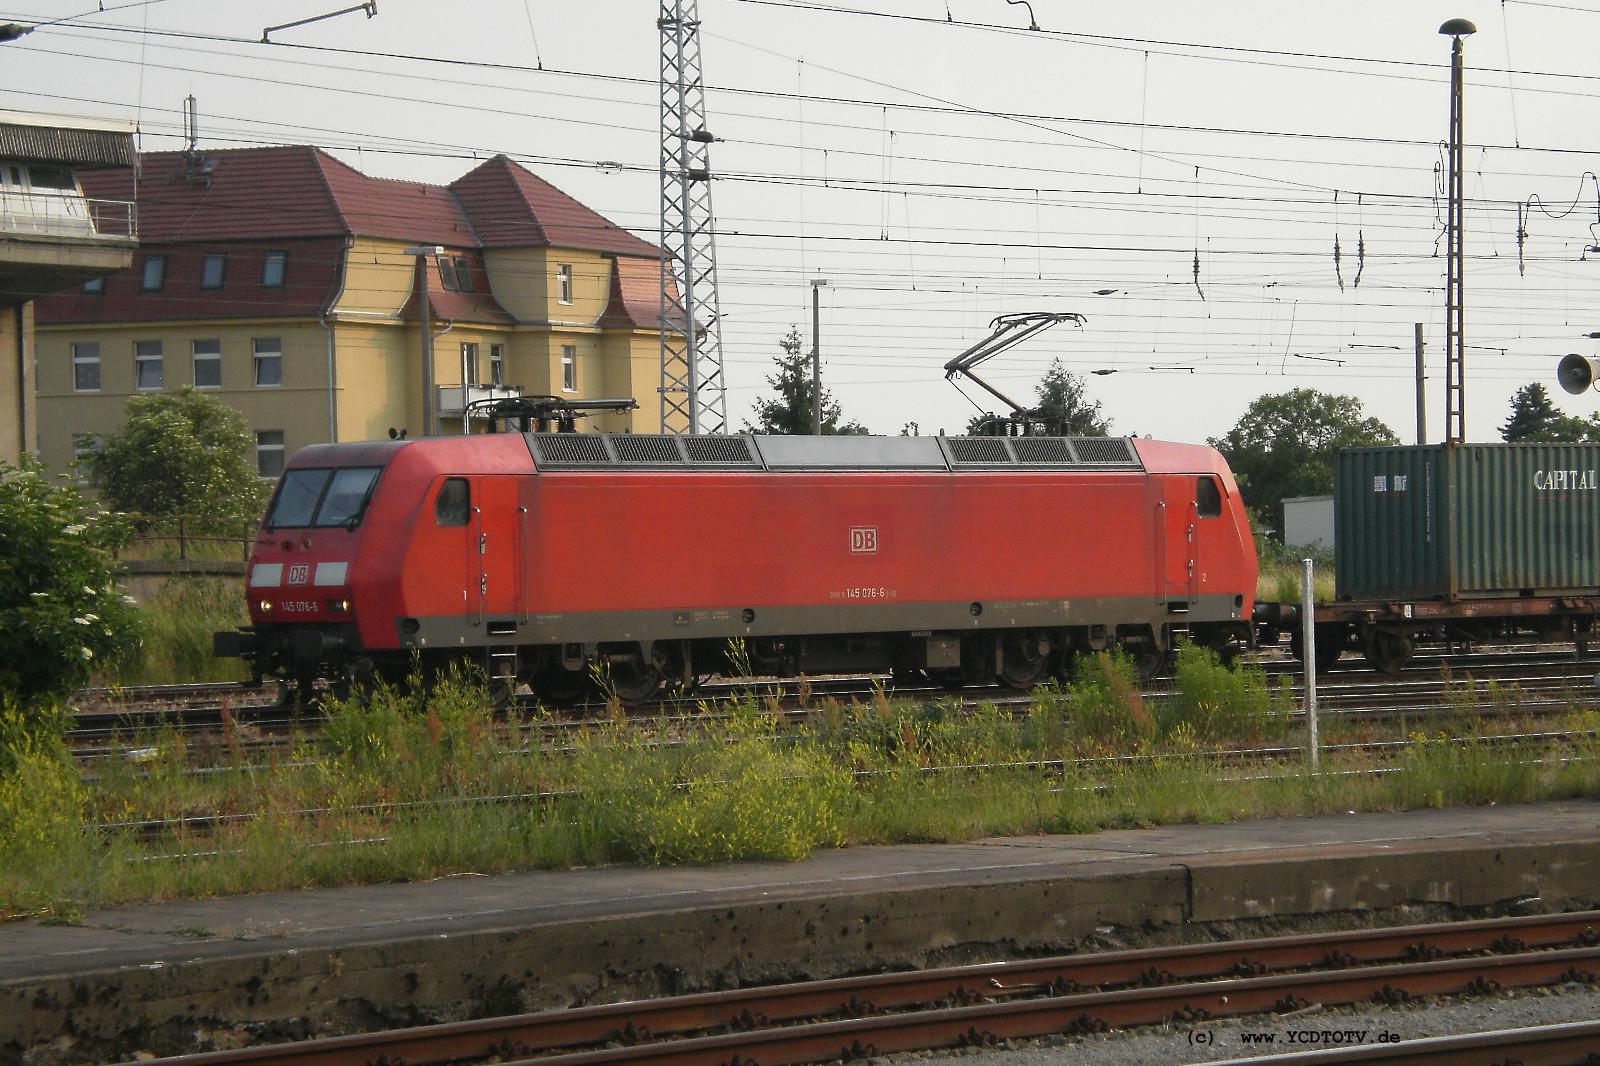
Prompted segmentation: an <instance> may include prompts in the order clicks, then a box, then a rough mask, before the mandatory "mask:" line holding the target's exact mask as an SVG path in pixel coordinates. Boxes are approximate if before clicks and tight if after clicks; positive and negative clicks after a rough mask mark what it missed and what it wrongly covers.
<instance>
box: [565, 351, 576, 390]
mask: <svg viewBox="0 0 1600 1066" xmlns="http://www.w3.org/2000/svg"><path fill="white" fill-rule="evenodd" d="M561 391H562V392H577V391H578V346H577V345H576V344H563V345H562V346H561Z"/></svg>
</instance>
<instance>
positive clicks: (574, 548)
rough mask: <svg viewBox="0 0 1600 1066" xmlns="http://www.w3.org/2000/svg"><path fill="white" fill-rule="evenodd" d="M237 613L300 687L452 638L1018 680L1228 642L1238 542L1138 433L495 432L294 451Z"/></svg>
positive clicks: (765, 664) (575, 690) (507, 679)
mask: <svg viewBox="0 0 1600 1066" xmlns="http://www.w3.org/2000/svg"><path fill="white" fill-rule="evenodd" d="M247 581H248V596H249V601H250V616H251V621H252V625H251V626H250V627H249V629H247V630H245V631H242V632H235V633H222V634H218V635H217V652H218V654H219V655H239V656H242V657H244V658H246V659H248V660H249V661H251V663H252V664H253V668H254V671H255V674H256V676H257V678H258V679H260V678H262V677H266V676H274V677H281V678H286V679H290V680H294V681H298V682H299V683H300V684H301V685H302V686H303V687H309V686H310V685H311V684H312V682H314V681H315V680H316V679H317V678H325V679H327V680H329V681H331V682H334V683H336V684H338V683H343V682H347V681H349V680H352V679H356V678H359V677H361V676H362V675H364V674H368V673H370V672H372V671H378V672H380V673H382V674H393V675H403V674H405V673H406V672H407V671H408V670H409V668H410V665H411V663H412V661H413V658H414V657H420V658H421V659H422V660H423V661H424V662H425V663H427V664H439V663H442V662H444V661H448V660H450V659H467V660H470V661H472V662H476V663H479V664H481V665H483V666H484V667H485V668H486V669H487V671H488V673H489V674H490V676H491V677H493V678H495V679H497V680H498V682H499V684H500V687H501V689H502V691H507V690H509V687H510V685H512V684H513V683H515V682H527V683H530V684H531V685H533V687H534V689H535V691H537V692H539V693H540V694H542V695H544V696H545V697H547V698H549V699H552V700H564V699H570V698H573V697H575V696H577V695H579V694H580V693H581V692H583V691H584V689H585V687H586V686H587V685H589V684H590V683H591V680H592V679H594V678H596V677H598V678H599V679H600V681H601V682H602V684H603V685H604V686H605V687H607V688H608V689H609V690H610V691H612V692H614V693H615V694H616V695H618V696H619V697H621V698H622V699H623V700H625V701H629V702H637V701H640V700H645V699H648V698H649V697H651V696H652V695H653V694H654V693H655V692H656V691H657V689H658V688H659V687H660V686H661V684H662V683H663V681H665V680H674V681H681V682H692V681H693V679H695V678H696V677H699V676H705V675H709V674H713V673H718V672H726V671H728V670H729V669H730V658H729V657H730V649H731V648H742V651H741V652H737V653H734V659H735V660H738V661H736V662H734V663H733V665H734V666H736V667H737V668H739V669H749V670H751V671H753V672H755V673H757V674H762V675H773V676H792V675H797V674H800V673H809V674H816V673H821V672H832V671H844V670H892V671H894V672H895V673H896V674H897V675H905V674H916V673H919V672H926V673H927V675H929V676H931V677H933V678H934V679H936V680H939V681H942V682H944V683H946V684H950V685H952V686H955V685H961V684H976V683H983V682H987V681H991V680H995V679H999V680H1000V681H1003V682H1004V683H1005V684H1008V685H1012V686H1017V687H1026V686H1029V685H1032V684H1033V683H1035V682H1037V681H1039V680H1040V679H1041V678H1043V677H1044V676H1045V675H1046V674H1047V673H1049V672H1050V671H1051V670H1053V669H1057V668H1059V667H1060V666H1061V664H1062V663H1063V662H1064V661H1065V659H1066V658H1067V657H1069V656H1070V655H1071V654H1073V653H1076V652H1081V651H1085V650H1090V649H1100V648H1106V647H1110V646H1121V647H1123V648H1126V649H1128V650H1129V651H1131V652H1132V653H1134V654H1135V655H1136V656H1138V657H1139V658H1140V659H1142V660H1144V661H1145V662H1147V663H1148V662H1157V661H1159V660H1160V659H1161V658H1162V657H1163V656H1164V655H1165V654H1166V652H1167V651H1168V649H1169V648H1170V646H1171V641H1172V639H1173V636H1174V634H1175V633H1177V632H1180V631H1186V632H1187V633H1188V635H1189V639H1191V640H1193V641H1196V642H1199V643H1205V644H1208V645H1211V646H1214V647H1218V648H1222V647H1226V646H1228V645H1230V644H1239V643H1246V642H1248V640H1249V636H1250V618H1251V613H1252V609H1253V607H1254V600H1255V587H1256V553H1255V546H1254V543H1253V540H1252V537H1251V533H1250V526H1249V522H1248V520H1247V518H1246V516H1245V509H1244V506H1243V503H1242V502H1241V501H1240V499H1239V491H1238V488H1237V486H1236V485H1235V483H1234V480H1233V477H1232V475H1231V474H1230V473H1229V471H1228V468H1227V465H1226V463H1225V462H1224V461H1223V459H1222V457H1221V456H1220V455H1219V454H1218V453H1217V452H1215V451H1214V450H1212V449H1210V448H1205V447H1198V446H1193V445H1183V444H1169V443H1163V442H1159V441H1152V440H1140V439H1137V438H1133V439H1129V438H1116V437H1112V438H1104V437H1101V438H1067V437H1015V438H1007V437H850V436H839V437H781V436H758V435H740V436H681V437H680V436H653V435H642V434H640V435H630V434H600V433H584V434H577V433H498V434H488V435H482V434H480V435H473V436H461V437H442V438H425V439H419V440H411V441H405V440H402V441H385V442H373V443H361V444H338V445H318V446H314V447H310V448H306V449H304V450H302V451H301V452H299V453H298V454H296V455H295V456H294V458H293V460H292V461H291V462H290V464H289V467H288V469H287V471H286V472H285V473H284V476H283V479H282V481H281V482H280V483H279V485H278V489H277V492H276V494H275V495H274V497H273V500H272V504H271V506H270V508H269V510H268V514H267V518H266V520H265V522H264V523H263V525H262V527H261V531H260V534H259V535H258V537H257V539H256V545H255V553H254V556H253V558H252V561H251V565H250V569H249V575H248V579H247Z"/></svg>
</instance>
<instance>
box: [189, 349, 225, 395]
mask: <svg viewBox="0 0 1600 1066" xmlns="http://www.w3.org/2000/svg"><path fill="white" fill-rule="evenodd" d="M202 344H204V345H210V346H212V350H211V351H206V352H202V351H201V350H200V346H201V345H202ZM189 354H190V356H191V358H192V360H193V363H192V366H191V367H190V369H191V370H192V371H193V373H194V387H195V388H197V389H208V390H209V389H220V388H222V342H221V341H220V340H216V339H215V338H209V337H208V338H207V339H205V340H199V341H194V342H193V343H192V344H191V345H190V349H189ZM201 360H205V361H206V362H208V363H215V364H216V367H217V383H216V384H215V385H202V384H200V361H201Z"/></svg>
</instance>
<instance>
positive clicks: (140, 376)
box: [133, 341, 167, 392]
mask: <svg viewBox="0 0 1600 1066" xmlns="http://www.w3.org/2000/svg"><path fill="white" fill-rule="evenodd" d="M150 363H154V364H155V368H156V383H155V384H154V385H146V384H145V383H144V370H145V366H146V365H147V364H150ZM166 384H167V368H166V366H165V365H164V362H163V352H162V350H161V342H160V341H134V342H133V387H134V388H135V389H136V390H137V391H139V392H160V391H161V390H162V389H164V388H166Z"/></svg>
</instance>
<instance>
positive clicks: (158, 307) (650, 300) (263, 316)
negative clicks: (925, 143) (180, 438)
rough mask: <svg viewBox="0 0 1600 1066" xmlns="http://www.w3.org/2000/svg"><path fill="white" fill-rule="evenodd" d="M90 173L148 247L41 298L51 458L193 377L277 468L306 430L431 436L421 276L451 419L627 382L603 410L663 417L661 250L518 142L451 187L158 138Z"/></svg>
mask: <svg viewBox="0 0 1600 1066" xmlns="http://www.w3.org/2000/svg"><path fill="white" fill-rule="evenodd" d="M136 185H137V188H136V187H135V186H136ZM85 187H86V189H92V190H93V194H94V195H104V196H112V195H117V194H122V195H125V196H127V197H128V198H130V199H135V200H136V201H137V203H138V205H139V213H140V220H141V223H140V231H141V232H140V235H141V243H140V246H139V253H138V255H137V256H136V257H135V261H134V262H133V264H132V266H131V268H130V269H126V270H123V271H121V272H119V273H117V274H113V275H111V276H110V277H107V278H105V279H104V280H103V281H99V282H91V283H90V284H88V285H85V286H83V287H81V288H80V289H78V290H76V291H74V292H71V293H63V294H59V295H57V296H54V297H50V298H48V299H45V300H41V301H40V302H39V305H38V316H37V317H38V326H37V334H38V339H37V351H38V368H39V369H38V394H39V411H40V415H41V422H40V424H41V428H40V431H39V439H38V447H39V451H40V453H41V454H42V455H43V457H44V459H45V461H46V462H47V463H49V464H50V465H51V466H53V467H61V466H64V465H65V464H67V463H69V462H71V460H72V458H73V455H74V451H75V447H76V446H77V445H78V443H81V440H82V437H83V435H85V434H88V433H96V432H106V431H108V430H111V429H114V428H115V427H116V425H117V424H118V423H119V422H120V420H121V413H122V407H123V404H124V402H125V401H126V400H127V398H128V397H129V396H131V395H135V394H137V393H140V392H154V391H171V390H175V389H179V388H182V387H184V386H186V385H192V386H194V387H195V388H196V389H199V390H201V391H206V392H214V393H215V394H216V395H217V396H218V398H219V399H222V400H224V401H226V402H227V403H229V404H230V405H232V406H234V407H236V408H238V409H239V410H240V411H242V412H244V414H245V416H246V418H247V419H248V420H249V422H250V426H251V429H252V431H253V432H254V433H255V436H256V444H257V449H256V458H257V464H258V467H259V469H260V471H261V473H262V474H263V476H273V475H275V474H276V473H277V472H278V471H279V470H280V469H281V468H282V464H283V461H284V459H285V457H286V456H287V455H289V454H292V453H293V452H294V451H295V450H296V449H298V448H300V447H302V446H304V445H307V444H313V443H319V442H325V441H341V440H344V441H350V440H366V439H374V438H384V437H387V436H388V435H389V434H390V431H391V430H392V431H394V432H399V431H401V430H405V431H406V432H408V433H409V434H411V435H418V434H421V433H423V432H424V431H425V422H424V417H425V411H424V407H425V404H424V399H423V397H424V384H425V383H424V376H423V369H422V367H423V355H422V350H423V338H422V332H421V330H422V313H421V307H422V303H423V301H422V299H421V294H422V292H423V291H424V287H425V290H426V292H427V294H428V301H427V302H428V305H429V308H430V311H431V315H430V316H429V317H430V327H431V332H432V335H433V351H434V359H433V364H434V366H433V377H432V380H431V381H428V382H426V387H427V388H428V389H429V390H430V393H429V394H430V395H431V398H432V400H433V403H434V404H435V415H436V418H437V426H438V428H439V431H441V432H446V433H449V432H460V431H461V430H462V408H463V403H464V401H470V400H474V399H480V398H486V397H492V396H503V395H518V394H521V395H527V396H533V395H549V396H557V397H565V398H569V399H584V398H594V397H634V398H636V399H638V400H639V409H638V410H636V411H633V412H631V413H619V414H608V415H604V416H601V417H597V418H596V419H595V420H594V426H595V428H600V429H607V430H611V431H623V430H632V431H635V432H647V433H648V432H656V431H657V430H658V427H659V422H660V411H659V404H658V403H657V402H656V399H657V395H658V394H657V387H658V381H659V377H660V359H659V344H660V340H659V333H658V331H657V330H656V328H655V322H656V318H657V315H658V310H659V309H658V299H659V296H658V294H659V285H660V280H659V279H660V259H659V254H660V253H659V252H658V251H657V249H656V248H655V246H654V245H652V244H650V243H648V242H646V241H643V240H640V239H639V238H637V237H635V236H633V235H632V234H630V233H628V232H627V231H625V230H623V229H622V228H620V227H618V226H616V225H615V224H613V223H611V222H609V221H607V220H606V219H605V218H603V217H601V216H600V215H598V214H596V213H595V212H593V211H591V210H589V209H588V208H586V207H584V206H583V205H582V204H580V203H578V202H577V201H576V200H574V199H572V198H571V197H569V196H567V195H566V194H565V193H563V192H561V191H560V190H559V189H556V188H555V187H554V186H552V185H550V184H549V183H547V182H545V181H543V180H541V179H540V178H538V177H536V176H535V175H534V174H532V173H531V172H529V171H528V170H526V169H524V168H523V167H521V166H519V165H518V164H516V163H514V162H512V161H511V160H510V159H508V158H506V157H505V156H497V157H496V158H494V159H491V160H489V161H487V162H485V163H483V164H481V165H479V166H478V167H477V168H475V169H474V170H472V171H470V172H469V173H467V174H466V175H464V176H462V177H461V178H459V179H457V180H456V181H454V182H452V183H451V184H450V185H448V186H438V185H427V184H422V183H417V182H402V181H390V180H386V179H379V178H371V177H368V176H366V175H364V174H362V173H360V172H359V171H357V170H355V169H354V168H352V167H349V166H347V165H345V164H343V163H341V162H339V161H338V160H336V159H334V158H332V157H331V156H329V155H327V154H326V153H324V152H322V151H321V150H319V149H316V148H311V147H287V148H256V149H242V150H236V151H220V152H205V153H199V154H196V155H193V156H187V155H185V154H183V153H162V154H157V155H147V156H144V157H142V159H141V161H140V168H139V172H138V176H137V182H136V181H135V175H134V172H133V171H131V170H118V171H107V172H103V173H100V174H94V175H86V176H85Z"/></svg>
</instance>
